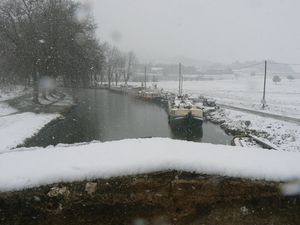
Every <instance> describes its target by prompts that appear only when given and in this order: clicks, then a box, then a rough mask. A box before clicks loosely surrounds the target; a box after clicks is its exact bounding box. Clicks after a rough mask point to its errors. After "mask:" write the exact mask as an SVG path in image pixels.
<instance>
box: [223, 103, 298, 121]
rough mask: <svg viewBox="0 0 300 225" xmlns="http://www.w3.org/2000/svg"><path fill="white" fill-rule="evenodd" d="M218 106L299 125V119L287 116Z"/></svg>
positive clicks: (230, 106) (229, 106)
mask: <svg viewBox="0 0 300 225" xmlns="http://www.w3.org/2000/svg"><path fill="white" fill-rule="evenodd" d="M218 106H221V107H223V108H227V109H233V110H238V111H242V112H247V113H252V114H255V115H259V116H263V117H267V118H273V119H277V120H282V121H286V122H292V123H297V124H300V119H298V118H293V117H289V116H283V115H276V114H272V113H268V112H262V111H257V110H252V109H246V108H241V107H236V106H232V105H225V104H218Z"/></svg>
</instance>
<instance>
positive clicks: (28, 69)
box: [0, 0, 136, 103]
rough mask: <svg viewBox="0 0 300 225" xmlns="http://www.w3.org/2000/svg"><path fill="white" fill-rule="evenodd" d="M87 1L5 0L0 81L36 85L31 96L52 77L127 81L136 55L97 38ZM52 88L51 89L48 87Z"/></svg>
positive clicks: (73, 83) (71, 82)
mask: <svg viewBox="0 0 300 225" xmlns="http://www.w3.org/2000/svg"><path fill="white" fill-rule="evenodd" d="M95 31H96V24H95V22H94V20H93V18H92V16H91V15H90V13H89V11H88V10H87V9H86V7H85V5H83V4H82V3H79V2H77V1H74V0H2V1H1V3H0V79H1V80H0V82H1V84H23V85H27V86H32V87H33V101H34V102H37V103H38V102H39V96H40V94H42V95H43V96H44V97H45V96H46V91H45V90H46V89H45V88H44V86H45V85H43V83H46V86H47V84H48V82H45V81H47V80H51V81H54V82H55V83H57V84H60V85H63V86H68V87H91V86H95V85H98V84H100V83H103V82H105V81H107V82H108V83H109V86H110V85H111V84H112V82H115V84H116V85H117V84H118V82H119V81H120V80H121V79H123V80H124V81H125V82H126V83H127V82H128V80H129V78H130V76H131V75H132V73H133V69H134V65H135V64H136V57H135V54H134V53H133V52H129V53H124V52H121V51H120V50H119V49H118V48H117V47H114V46H111V45H110V44H109V43H101V42H100V41H99V40H98V39H97V38H96V34H95ZM50 94H51V93H50Z"/></svg>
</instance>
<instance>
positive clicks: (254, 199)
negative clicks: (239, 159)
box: [0, 171, 300, 225]
mask: <svg viewBox="0 0 300 225" xmlns="http://www.w3.org/2000/svg"><path fill="white" fill-rule="evenodd" d="M281 185H282V184H281V183H274V182H266V181H255V180H246V179H238V178H230V177H220V176H208V175H203V174H195V173H187V172H178V171H166V172H158V173H151V174H143V175H137V176H126V177H116V178H110V179H97V180H90V181H83V182H74V183H59V184H53V185H47V186H42V187H39V188H34V189H28V190H23V191H16V192H2V193H0V224H1V225H2V224H3V225H14V224H22V225H23V224H29V225H36V224H45V225H54V224H55V225H63V224H64V225H65V224H70V225H75V224H76V225H81V224H82V225H92V224H93V225H102V224H103V225H121V224H124V225H127V224H134V225H142V224H185V225H187V224H249V225H250V224H251V225H253V224H274V225H275V224H285V225H287V224H300V201H299V200H300V198H299V196H298V197H297V196H296V197H295V196H294V197H286V196H283V195H282V194H281V191H280V187H281Z"/></svg>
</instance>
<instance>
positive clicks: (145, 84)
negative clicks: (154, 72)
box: [145, 66, 147, 90]
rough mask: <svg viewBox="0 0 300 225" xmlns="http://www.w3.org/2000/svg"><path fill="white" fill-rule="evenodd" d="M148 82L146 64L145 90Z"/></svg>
mask: <svg viewBox="0 0 300 225" xmlns="http://www.w3.org/2000/svg"><path fill="white" fill-rule="evenodd" d="M146 83H147V67H146V66H145V90H146V87H147V86H146Z"/></svg>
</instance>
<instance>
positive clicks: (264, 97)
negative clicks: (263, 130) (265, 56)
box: [261, 60, 267, 109]
mask: <svg viewBox="0 0 300 225" xmlns="http://www.w3.org/2000/svg"><path fill="white" fill-rule="evenodd" d="M266 81H267V60H265V77H264V92H263V98H262V100H261V103H262V109H264V108H265V107H266V104H267V102H266Z"/></svg>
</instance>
